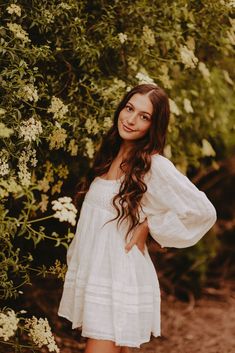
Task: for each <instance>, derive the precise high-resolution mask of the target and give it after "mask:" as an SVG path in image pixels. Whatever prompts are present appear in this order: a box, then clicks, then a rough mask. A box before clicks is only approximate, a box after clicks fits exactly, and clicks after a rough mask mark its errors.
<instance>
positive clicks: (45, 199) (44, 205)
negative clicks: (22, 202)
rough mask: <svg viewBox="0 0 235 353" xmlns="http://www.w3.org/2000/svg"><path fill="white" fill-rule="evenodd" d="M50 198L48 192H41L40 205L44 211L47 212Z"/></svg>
mask: <svg viewBox="0 0 235 353" xmlns="http://www.w3.org/2000/svg"><path fill="white" fill-rule="evenodd" d="M48 199H49V197H48V196H47V195H46V194H41V201H40V202H39V204H38V206H39V208H40V210H41V212H42V213H44V212H46V210H47V206H48Z"/></svg>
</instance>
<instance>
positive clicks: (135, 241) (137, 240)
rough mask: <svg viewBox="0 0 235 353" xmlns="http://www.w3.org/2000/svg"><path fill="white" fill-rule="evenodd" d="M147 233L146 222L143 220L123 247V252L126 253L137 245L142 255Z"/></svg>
mask: <svg viewBox="0 0 235 353" xmlns="http://www.w3.org/2000/svg"><path fill="white" fill-rule="evenodd" d="M148 233H149V228H148V223H147V220H146V219H145V220H144V222H142V223H140V224H139V225H138V226H137V227H136V229H135V231H134V234H133V236H132V238H131V240H130V241H129V243H127V244H126V246H125V251H126V253H128V252H129V251H130V250H131V248H132V247H133V245H137V247H138V248H139V250H140V251H141V252H142V253H143V254H144V248H145V242H146V239H147V237H148Z"/></svg>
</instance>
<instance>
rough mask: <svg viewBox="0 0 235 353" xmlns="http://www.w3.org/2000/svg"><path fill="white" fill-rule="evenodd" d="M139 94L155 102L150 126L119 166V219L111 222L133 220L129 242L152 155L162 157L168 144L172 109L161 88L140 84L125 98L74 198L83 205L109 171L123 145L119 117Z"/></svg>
mask: <svg viewBox="0 0 235 353" xmlns="http://www.w3.org/2000/svg"><path fill="white" fill-rule="evenodd" d="M136 93H139V94H142V95H148V97H149V99H150V101H151V103H152V106H153V112H152V119H151V125H150V128H149V129H148V131H147V133H146V134H145V135H144V136H143V137H142V138H140V139H137V140H135V141H134V142H135V143H134V144H133V147H132V148H131V150H130V151H129V152H128V154H127V157H126V158H125V159H124V160H123V161H122V163H121V165H120V168H121V170H122V171H123V172H124V178H123V179H122V182H121V184H120V189H119V193H118V194H117V195H115V196H114V198H113V200H112V202H113V206H114V207H115V209H116V211H117V216H116V217H115V218H113V219H111V220H109V221H108V222H111V221H114V220H116V219H118V222H117V225H119V223H120V222H123V221H124V220H125V219H128V220H130V223H129V227H128V231H127V234H126V239H127V236H128V234H129V233H130V232H131V230H133V229H134V228H135V227H136V226H137V225H138V224H139V221H140V215H139V211H140V208H141V203H140V201H141V199H142V196H143V194H144V193H145V192H146V190H147V185H146V184H145V183H144V181H143V178H144V175H145V174H146V173H147V172H148V171H149V170H150V167H151V155H153V154H155V153H158V154H163V149H164V146H165V142H166V133H167V127H168V124H169V116H170V109H169V100H168V97H167V94H166V93H165V91H164V90H163V89H162V88H160V87H159V86H157V85H155V84H141V85H138V86H135V87H134V88H133V89H131V90H130V91H129V92H127V93H126V94H125V95H124V97H123V98H122V100H121V102H120V103H119V105H118V107H117V109H116V111H115V113H114V120H113V125H112V127H111V128H110V129H109V131H108V132H107V133H106V135H105V136H104V137H103V140H102V143H101V145H100V148H99V150H98V151H97V152H96V154H95V157H94V162H93V166H92V167H91V169H90V170H89V172H88V174H87V176H86V178H85V180H83V181H82V182H81V183H80V184H78V189H79V191H78V192H77V194H76V195H75V200H76V201H77V202H76V203H77V204H78V203H79V204H80V205H81V204H82V201H83V200H84V197H85V194H86V192H87V191H88V189H89V186H90V184H91V182H92V180H93V179H94V178H95V177H96V176H100V175H103V174H105V173H107V172H108V170H109V168H110V165H111V164H112V161H113V160H114V158H115V157H116V156H117V154H118V152H119V149H120V146H121V144H122V138H121V137H120V135H119V132H118V117H119V114H120V112H121V111H122V110H123V109H124V108H125V106H126V104H127V103H128V101H129V99H130V98H131V97H132V96H133V95H134V94H136ZM79 201H80V202H79ZM118 204H119V205H120V206H121V207H119V206H118Z"/></svg>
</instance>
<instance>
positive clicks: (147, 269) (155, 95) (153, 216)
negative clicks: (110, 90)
mask: <svg viewBox="0 0 235 353" xmlns="http://www.w3.org/2000/svg"><path fill="white" fill-rule="evenodd" d="M168 123H169V101H168V97H167V95H166V93H165V92H164V90H163V89H161V88H160V87H158V86H157V85H153V84H143V85H139V86H136V87H134V88H133V89H132V90H131V91H129V92H128V93H127V94H126V95H125V96H124V98H123V99H122V101H121V102H120V104H119V106H118V108H117V110H116V112H115V114H114V122H113V126H112V127H111V128H110V130H109V131H108V133H107V134H106V136H105V137H104V139H103V142H102V144H101V147H100V149H99V151H98V152H97V154H96V156H95V159H94V164H93V167H92V168H91V171H90V174H89V175H88V176H87V180H86V181H85V183H83V186H81V188H80V193H79V196H80V199H82V201H81V206H82V207H81V211H80V217H79V220H78V224H77V229H76V234H75V237H74V238H73V240H72V242H71V244H70V246H69V249H68V252H67V263H68V270H67V273H66V278H65V283H64V289H63V294H62V298H61V302H60V307H59V312H58V314H59V315H60V316H63V317H65V318H67V319H68V320H70V321H71V322H72V328H77V327H81V326H82V335H83V336H84V337H88V340H87V345H86V350H85V353H128V352H130V348H128V347H140V345H141V344H142V343H144V342H147V341H149V340H150V336H151V333H152V334H153V335H154V336H155V337H157V336H159V335H160V334H161V332H160V289H159V283H158V278H157V274H156V271H155V268H154V266H153V263H152V261H151V259H150V256H149V253H148V249H147V247H146V244H145V241H146V238H147V236H148V234H150V235H151V236H152V237H153V238H154V239H155V240H156V241H157V242H158V243H159V244H160V245H161V246H162V247H176V248H184V247H188V246H192V245H194V244H195V243H196V242H198V241H199V240H200V239H201V238H202V236H203V235H204V234H206V233H207V231H208V230H209V229H210V228H211V227H212V226H213V224H214V223H215V221H216V210H215V208H214V206H213V205H212V203H211V202H210V201H209V199H208V198H207V196H206V195H205V193H204V192H202V191H200V190H199V189H198V188H197V187H196V186H195V185H194V184H193V183H192V182H191V181H190V180H189V179H188V178H187V177H186V176H185V175H183V174H182V173H181V172H180V171H179V170H178V169H177V168H176V167H175V166H174V164H173V163H172V162H171V161H170V160H169V159H167V158H166V157H164V156H163V148H164V145H165V139H166V132H167V126H168Z"/></svg>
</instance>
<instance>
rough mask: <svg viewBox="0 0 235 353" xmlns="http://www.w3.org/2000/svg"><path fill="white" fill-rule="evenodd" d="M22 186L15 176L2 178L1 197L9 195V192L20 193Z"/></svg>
mask: <svg viewBox="0 0 235 353" xmlns="http://www.w3.org/2000/svg"><path fill="white" fill-rule="evenodd" d="M21 192H22V187H21V186H20V185H19V184H17V182H16V181H15V178H14V177H12V176H11V177H10V178H9V177H8V178H7V180H3V179H0V198H2V199H3V198H4V197H8V196H9V193H13V194H19V193H21Z"/></svg>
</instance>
